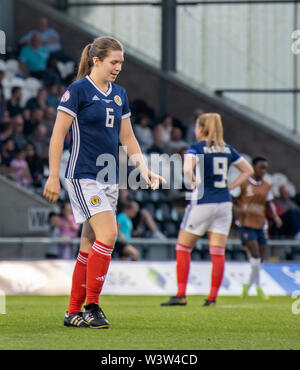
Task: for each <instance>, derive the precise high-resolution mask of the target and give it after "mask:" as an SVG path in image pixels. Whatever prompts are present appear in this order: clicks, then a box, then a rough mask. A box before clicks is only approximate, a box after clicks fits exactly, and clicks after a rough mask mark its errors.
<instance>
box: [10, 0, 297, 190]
mask: <svg viewBox="0 0 300 370" xmlns="http://www.w3.org/2000/svg"><path fill="white" fill-rule="evenodd" d="M41 15H47V16H48V18H49V21H50V24H51V26H53V27H54V28H55V29H56V30H57V31H58V32H59V33H60V35H61V37H62V42H63V45H64V49H65V51H66V53H67V54H70V55H72V56H73V57H74V58H75V59H76V60H78V59H79V57H80V53H81V50H82V48H83V47H84V46H85V45H86V43H88V42H91V40H92V39H93V38H94V37H95V35H96V34H95V30H93V29H92V28H90V33H89V32H88V31H89V29H86V30H85V31H83V30H82V29H81V30H79V28H77V23H76V21H74V20H73V21H72V20H70V19H68V18H67V17H66V16H65V17H63V16H62V14H61V13H60V14H59V15H56V12H55V11H49V10H47V11H45V9H43V7H41V8H40V9H37V8H35V7H32V6H31V5H30V4H28V3H27V2H26V1H24V2H23V1H22V0H16V1H15V36H16V39H17V40H18V39H19V38H20V37H21V36H22V35H23V34H24V33H25V32H27V31H29V30H31V29H32V28H33V27H35V26H36V25H37V22H38V19H39V16H41ZM125 58H126V63H125V64H124V68H123V71H122V73H121V75H120V77H119V79H118V83H119V84H120V85H123V86H124V87H125V88H126V90H127V93H128V96H129V99H130V101H133V100H134V99H143V100H145V101H146V102H147V103H148V104H149V105H150V106H152V107H153V108H154V109H155V110H156V112H158V111H159V94H160V81H161V72H160V71H158V70H155V69H154V68H151V67H150V66H148V65H147V64H146V63H141V62H140V61H138V60H137V59H136V58H134V57H132V56H131V55H128V54H127V55H125ZM145 62H146V61H145ZM165 77H167V78H168V80H169V81H170V91H169V111H170V113H171V114H173V115H174V116H177V117H178V118H179V119H181V120H182V121H183V122H190V121H191V118H192V115H193V111H194V110H195V109H196V108H200V107H201V108H203V109H204V110H205V111H214V112H219V113H220V114H221V115H222V117H223V123H224V129H225V140H226V141H228V142H230V144H232V145H233V146H234V147H236V149H237V150H239V151H240V152H242V153H247V154H249V155H250V156H256V155H263V156H266V157H267V158H269V172H270V173H274V172H282V173H284V174H285V175H287V176H288V178H289V179H290V180H291V181H292V182H293V183H294V184H295V185H296V187H297V190H298V191H300V176H299V161H300V149H299V148H300V144H298V145H297V143H296V144H294V143H293V142H292V141H291V142H289V141H288V140H286V138H285V137H284V135H283V136H282V137H281V136H280V135H278V134H275V132H272V131H270V130H269V129H266V128H263V127H262V126H260V124H259V122H257V124H254V123H253V120H251V119H250V118H249V116H247V114H240V113H239V111H238V110H236V109H233V108H232V107H231V106H230V104H225V103H224V101H223V100H221V99H218V98H216V97H212V96H210V95H209V93H207V94H205V93H201V92H199V91H197V90H196V89H193V88H191V87H189V86H188V85H187V84H185V81H183V82H180V81H179V80H178V79H176V78H172V76H165Z"/></svg>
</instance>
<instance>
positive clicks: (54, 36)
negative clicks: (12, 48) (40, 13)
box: [19, 17, 62, 56]
mask: <svg viewBox="0 0 300 370" xmlns="http://www.w3.org/2000/svg"><path fill="white" fill-rule="evenodd" d="M34 34H38V35H39V36H40V39H41V44H42V45H43V46H44V47H45V48H46V49H47V51H48V53H49V54H52V55H56V56H57V55H60V54H61V53H62V46H61V43H60V36H59V34H58V33H57V32H56V31H55V29H54V28H50V27H49V24H48V19H47V18H45V17H41V18H40V21H39V27H38V29H34V30H31V31H30V32H28V33H27V34H26V35H24V36H23V37H22V38H21V39H20V41H19V44H21V45H28V44H29V43H30V40H31V39H32V36H33V35H34Z"/></svg>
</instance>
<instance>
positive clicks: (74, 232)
mask: <svg viewBox="0 0 300 370" xmlns="http://www.w3.org/2000/svg"><path fill="white" fill-rule="evenodd" d="M58 227H59V230H60V235H61V236H65V237H68V238H76V237H77V236H78V232H79V229H80V225H79V224H77V223H76V222H75V218H74V216H73V212H72V208H71V204H70V202H64V203H63V204H62V206H61V211H60V218H59V224H58ZM59 256H60V258H62V259H71V258H72V244H70V243H64V244H62V245H61V246H60V254H59Z"/></svg>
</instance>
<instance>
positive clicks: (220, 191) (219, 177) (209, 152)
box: [187, 141, 242, 204]
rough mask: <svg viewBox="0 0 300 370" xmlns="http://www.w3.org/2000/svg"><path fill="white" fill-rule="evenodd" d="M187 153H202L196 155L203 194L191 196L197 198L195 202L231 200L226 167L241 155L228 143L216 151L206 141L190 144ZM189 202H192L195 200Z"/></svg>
mask: <svg viewBox="0 0 300 370" xmlns="http://www.w3.org/2000/svg"><path fill="white" fill-rule="evenodd" d="M220 149H221V148H220ZM187 154H192V155H195V156H197V155H199V154H200V155H202V156H199V157H197V158H198V159H200V160H199V161H198V163H197V165H200V166H202V168H201V169H200V172H201V173H202V178H201V185H202V186H201V187H202V190H203V195H202V197H201V196H196V197H195V198H193V199H197V204H203V203H220V202H231V195H230V193H229V190H228V188H227V174H228V169H229V166H230V165H231V164H232V163H234V164H236V163H238V162H239V161H240V160H241V159H242V157H241V155H240V154H239V153H238V152H237V151H236V150H235V149H234V148H233V147H232V146H230V145H228V144H226V145H225V146H224V149H223V151H222V152H220V151H219V149H218V151H217V150H216V148H215V147H214V146H213V145H211V146H210V147H209V148H208V147H206V141H199V142H198V143H195V144H193V145H191V146H190V147H189V148H188V150H187ZM197 191H198V192H199V189H198V190H195V191H194V192H195V193H196V192H197ZM198 198H200V199H198ZM191 203H193V204H194V203H195V201H191Z"/></svg>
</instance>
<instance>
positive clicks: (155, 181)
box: [142, 170, 167, 190]
mask: <svg viewBox="0 0 300 370" xmlns="http://www.w3.org/2000/svg"><path fill="white" fill-rule="evenodd" d="M142 176H143V178H144V179H145V180H146V182H147V185H148V186H149V187H150V188H151V189H152V190H156V189H158V187H159V184H160V182H162V183H163V184H166V183H167V181H166V179H164V178H163V177H162V176H160V175H157V174H156V173H154V172H152V171H149V170H148V171H147V174H145V175H143V174H142Z"/></svg>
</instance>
